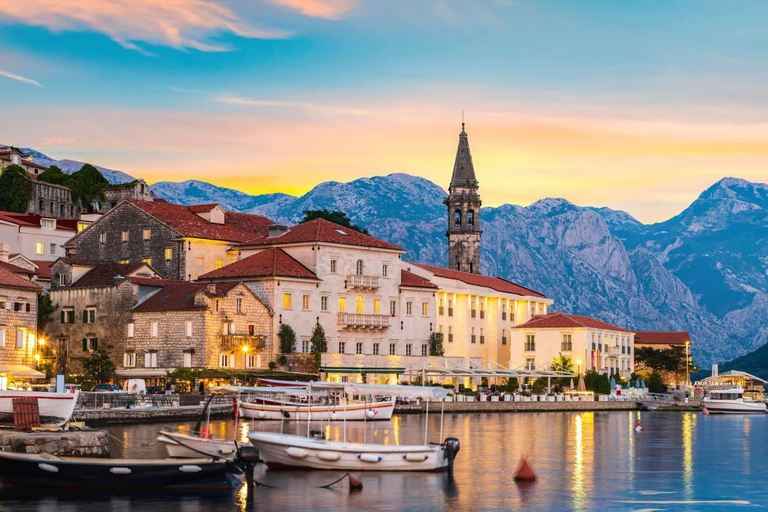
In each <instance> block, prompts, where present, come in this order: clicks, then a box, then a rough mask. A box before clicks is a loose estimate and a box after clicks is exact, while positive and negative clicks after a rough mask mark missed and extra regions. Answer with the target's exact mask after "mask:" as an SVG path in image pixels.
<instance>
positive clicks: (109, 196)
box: [99, 179, 155, 213]
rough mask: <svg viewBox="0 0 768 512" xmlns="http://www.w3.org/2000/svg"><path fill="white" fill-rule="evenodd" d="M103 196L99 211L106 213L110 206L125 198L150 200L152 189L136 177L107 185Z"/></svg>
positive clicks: (151, 198) (152, 196) (114, 205)
mask: <svg viewBox="0 0 768 512" xmlns="http://www.w3.org/2000/svg"><path fill="white" fill-rule="evenodd" d="M104 196H105V197H106V200H105V201H104V202H103V203H102V204H101V205H100V209H99V211H100V212H101V213H107V212H108V211H109V210H111V209H112V208H115V207H116V206H117V205H118V204H119V203H120V202H121V201H124V200H126V199H138V200H140V201H152V200H153V199H154V196H155V195H154V194H153V193H152V189H150V188H149V185H147V182H146V181H144V180H142V179H138V180H133V181H131V182H129V183H118V184H113V185H108V186H107V188H106V189H104Z"/></svg>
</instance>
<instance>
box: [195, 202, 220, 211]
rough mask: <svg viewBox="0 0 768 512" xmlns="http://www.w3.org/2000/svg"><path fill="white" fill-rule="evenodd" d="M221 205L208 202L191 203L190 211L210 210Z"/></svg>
mask: <svg viewBox="0 0 768 512" xmlns="http://www.w3.org/2000/svg"><path fill="white" fill-rule="evenodd" d="M217 206H219V204H218V203H208V204H192V205H189V206H188V208H189V211H191V212H192V213H203V212H209V211H211V210H213V209H214V208H216V207H217Z"/></svg>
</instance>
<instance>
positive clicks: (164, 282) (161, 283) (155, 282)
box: [126, 276, 184, 288]
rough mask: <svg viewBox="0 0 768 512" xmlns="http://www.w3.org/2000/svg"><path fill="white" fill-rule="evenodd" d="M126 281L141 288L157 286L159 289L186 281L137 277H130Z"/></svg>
mask: <svg viewBox="0 0 768 512" xmlns="http://www.w3.org/2000/svg"><path fill="white" fill-rule="evenodd" d="M126 279H127V280H128V281H130V282H132V283H133V284H138V285H141V286H155V287H158V288H165V287H166V286H168V285H169V284H173V283H183V282H184V281H171V280H169V279H161V278H159V277H136V276H128V277H126Z"/></svg>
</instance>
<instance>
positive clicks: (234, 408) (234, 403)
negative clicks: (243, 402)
mask: <svg viewBox="0 0 768 512" xmlns="http://www.w3.org/2000/svg"><path fill="white" fill-rule="evenodd" d="M238 414H239V411H238V410H237V397H236V396H233V397H232V419H233V420H237V416H238Z"/></svg>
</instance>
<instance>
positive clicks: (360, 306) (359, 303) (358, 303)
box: [355, 295, 365, 315]
mask: <svg viewBox="0 0 768 512" xmlns="http://www.w3.org/2000/svg"><path fill="white" fill-rule="evenodd" d="M364 310H365V299H364V298H363V296H362V295H358V296H357V298H356V299H355V313H357V314H358V315H362V314H363V311H364Z"/></svg>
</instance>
